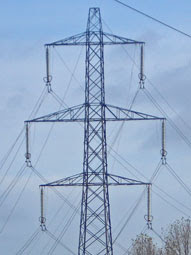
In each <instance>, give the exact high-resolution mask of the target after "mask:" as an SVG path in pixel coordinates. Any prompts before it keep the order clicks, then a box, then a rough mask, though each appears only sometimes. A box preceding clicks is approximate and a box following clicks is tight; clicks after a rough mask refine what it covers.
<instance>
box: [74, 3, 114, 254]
mask: <svg viewBox="0 0 191 255" xmlns="http://www.w3.org/2000/svg"><path fill="white" fill-rule="evenodd" d="M94 32H96V33H95V34H94ZM97 32H98V33H97ZM86 41H87V45H86V77H85V82H86V83H85V122H84V126H85V131H84V162H83V173H84V179H83V184H84V185H83V191H82V203H81V219H80V237H79V247H78V254H79V255H81V254H83V255H84V254H108V255H112V254H113V248H112V236H111V220H110V205H109V194H108V180H107V145H106V121H105V89H104V46H103V32H102V24H101V15H100V10H99V9H98V8H91V9H90V10H89V17H88V23H87V34H86ZM94 41H95V42H97V43H98V42H99V43H98V44H96V45H93V43H92V42H94ZM93 116H94V117H97V118H98V119H99V121H98V122H90V119H91V118H92V117H93ZM95 182H96V183H98V184H99V186H94V187H93V186H90V184H91V183H95ZM95 225H96V226H97V228H95Z"/></svg>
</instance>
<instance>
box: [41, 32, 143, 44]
mask: <svg viewBox="0 0 191 255" xmlns="http://www.w3.org/2000/svg"><path fill="white" fill-rule="evenodd" d="M102 35H103V44H104V45H117V44H144V42H141V41H135V40H132V39H128V38H125V37H121V36H118V35H113V34H109V33H105V32H102ZM91 37H94V39H95V38H100V31H88V32H84V33H80V34H77V35H73V36H70V37H67V38H65V39H62V40H59V41H56V42H53V43H48V44H45V46H53V47H54V46H86V45H87V43H88V44H89V45H100V40H97V41H96V40H91V41H87V38H91Z"/></svg>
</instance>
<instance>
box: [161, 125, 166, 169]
mask: <svg viewBox="0 0 191 255" xmlns="http://www.w3.org/2000/svg"><path fill="white" fill-rule="evenodd" d="M161 156H162V157H161V160H162V164H163V165H166V156H167V151H166V125H165V120H163V121H162V149H161Z"/></svg>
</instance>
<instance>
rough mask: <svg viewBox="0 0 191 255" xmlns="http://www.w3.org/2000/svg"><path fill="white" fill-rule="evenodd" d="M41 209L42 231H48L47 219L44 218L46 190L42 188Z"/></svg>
mask: <svg viewBox="0 0 191 255" xmlns="http://www.w3.org/2000/svg"><path fill="white" fill-rule="evenodd" d="M40 208H41V210H40V211H41V216H40V217H39V221H40V227H41V230H42V231H46V225H45V222H46V218H45V217H44V188H43V187H40Z"/></svg>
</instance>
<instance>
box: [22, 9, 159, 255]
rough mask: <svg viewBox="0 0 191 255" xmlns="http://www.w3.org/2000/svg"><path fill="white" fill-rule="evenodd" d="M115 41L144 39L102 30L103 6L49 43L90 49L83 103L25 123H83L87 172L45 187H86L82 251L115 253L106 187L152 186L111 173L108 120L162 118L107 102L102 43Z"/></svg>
mask: <svg viewBox="0 0 191 255" xmlns="http://www.w3.org/2000/svg"><path fill="white" fill-rule="evenodd" d="M113 44H140V45H142V44H144V43H143V42H138V41H134V40H130V39H127V38H124V37H119V36H116V35H111V34H108V33H105V32H103V30H102V22H101V15H100V10H99V8H90V10H89V16H88V23H87V30H86V32H84V33H81V34H78V35H76V36H72V37H69V38H66V39H64V40H60V41H57V42H54V43H51V44H46V47H47V49H48V48H49V47H51V46H53V47H55V46H67V45H68V46H69V45H74V46H75V45H84V46H85V47H86V62H85V64H86V74H85V103H84V104H81V105H77V106H74V107H71V108H68V109H64V110H61V111H59V112H55V113H52V114H48V115H46V116H42V117H39V118H36V119H32V120H28V121H26V123H29V122H83V123H84V159H83V172H82V173H80V174H76V175H74V176H71V177H67V178H64V179H61V180H58V181H55V182H51V183H48V184H45V185H41V186H42V187H44V186H82V202H81V219H80V234H79V247H78V255H82V254H83V255H86V254H88V255H98V254H100V255H105V254H107V255H113V245H112V231H111V218H110V203H109V191H108V186H110V185H148V184H149V183H144V182H141V181H137V180H132V179H129V178H125V177H121V176H118V175H112V174H109V173H108V170H107V168H108V164H107V143H106V122H107V121H130V120H158V119H163V118H158V117H156V116H152V115H148V114H144V113H140V112H136V111H132V110H128V109H124V108H121V107H116V106H112V105H108V104H106V103H105V88H104V45H113ZM48 80H49V77H48V75H47V81H48Z"/></svg>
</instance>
